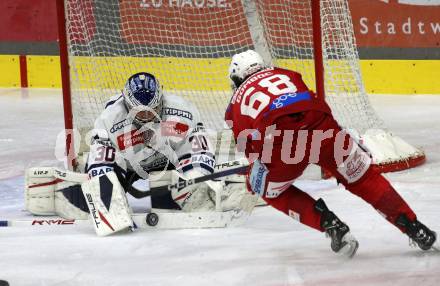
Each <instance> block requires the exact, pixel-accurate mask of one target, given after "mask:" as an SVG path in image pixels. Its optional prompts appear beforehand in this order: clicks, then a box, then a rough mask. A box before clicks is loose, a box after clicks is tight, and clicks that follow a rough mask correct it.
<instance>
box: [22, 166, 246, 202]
mask: <svg viewBox="0 0 440 286" xmlns="http://www.w3.org/2000/svg"><path fill="white" fill-rule="evenodd" d="M234 166H239V167H235V168H232V167H234ZM248 167H249V165H247V164H245V163H244V161H243V160H234V161H229V162H224V163H220V164H216V165H215V167H214V168H215V169H217V170H219V169H220V170H221V169H225V168H226V170H223V171H219V172H216V173H212V174H209V175H206V176H202V177H198V178H193V179H190V180H184V179H179V182H177V183H175V184H172V185H163V186H157V187H152V188H151V189H150V190H148V191H140V190H138V189H136V188H135V187H133V186H130V188H129V190H128V193H130V194H131V195H132V196H133V197H135V198H144V197H147V196H150V195H152V194H158V195H160V194H164V193H166V192H169V191H171V190H174V189H178V190H180V189H183V188H185V187H188V186H190V185H194V184H198V183H202V182H205V181H209V180H214V179H218V178H221V177H226V176H229V175H232V174H238V173H244V172H245V171H246V169H247V168H248ZM30 171H31V172H33V173H34V175H38V176H53V177H55V178H56V179H60V180H64V181H71V182H77V183H82V182H84V181H86V180H88V175H87V174H83V173H77V172H73V171H69V170H61V169H58V168H54V167H37V168H31V169H30ZM31 187H33V186H31ZM58 191H62V190H57V191H56V192H58Z"/></svg>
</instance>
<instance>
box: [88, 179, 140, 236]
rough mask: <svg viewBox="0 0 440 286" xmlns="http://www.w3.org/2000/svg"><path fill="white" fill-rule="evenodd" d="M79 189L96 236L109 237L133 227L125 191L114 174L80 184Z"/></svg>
mask: <svg viewBox="0 0 440 286" xmlns="http://www.w3.org/2000/svg"><path fill="white" fill-rule="evenodd" d="M81 189H82V191H83V194H84V197H85V199H86V202H87V204H88V206H89V210H90V218H91V220H92V221H93V226H94V227H95V231H96V234H97V235H98V236H106V235H110V234H113V233H116V232H119V231H122V230H126V229H128V228H130V227H132V226H133V220H132V218H131V210H130V207H129V206H128V201H127V198H126V196H125V191H124V189H123V187H122V186H121V183H120V182H119V180H118V178H117V176H116V174H115V173H114V172H108V173H106V174H105V175H102V176H100V177H94V178H92V179H90V180H89V181H86V182H84V183H82V185H81Z"/></svg>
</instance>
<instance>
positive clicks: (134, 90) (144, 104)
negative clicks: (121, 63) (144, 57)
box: [122, 72, 163, 126]
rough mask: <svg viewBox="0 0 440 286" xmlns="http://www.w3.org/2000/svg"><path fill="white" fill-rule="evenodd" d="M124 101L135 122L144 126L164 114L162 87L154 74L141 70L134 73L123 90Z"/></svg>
mask: <svg viewBox="0 0 440 286" xmlns="http://www.w3.org/2000/svg"><path fill="white" fill-rule="evenodd" d="M122 95H123V98H124V103H125V106H126V107H127V109H128V110H129V111H130V113H132V112H133V114H134V116H133V123H134V124H136V125H138V126H142V125H143V124H145V123H147V122H150V121H158V120H160V116H161V114H162V100H163V97H162V89H161V87H160V84H159V81H158V80H157V79H156V77H155V76H154V75H152V74H149V73H146V72H140V73H137V74H134V75H132V76H131V77H130V78H129V79H128V80H127V83H126V84H125V87H124V89H123V91H122Z"/></svg>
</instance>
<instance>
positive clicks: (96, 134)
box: [86, 95, 215, 178]
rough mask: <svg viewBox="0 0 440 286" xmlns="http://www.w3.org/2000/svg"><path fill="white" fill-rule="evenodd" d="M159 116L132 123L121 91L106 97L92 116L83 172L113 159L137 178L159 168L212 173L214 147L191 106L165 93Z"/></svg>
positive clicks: (97, 169)
mask: <svg viewBox="0 0 440 286" xmlns="http://www.w3.org/2000/svg"><path fill="white" fill-rule="evenodd" d="M160 117H161V118H158V120H155V121H154V122H149V123H147V124H145V125H144V126H142V127H140V128H138V126H136V125H135V124H133V123H132V120H130V119H129V111H128V109H127V108H126V106H125V104H124V99H123V97H122V95H120V96H115V97H113V98H112V99H110V100H109V101H108V102H107V104H106V107H105V109H104V110H103V112H102V113H101V115H100V116H99V117H98V118H97V119H96V121H95V126H94V130H93V136H92V142H91V146H90V153H89V157H88V160H87V166H86V172H88V173H89V175H90V176H96V175H100V174H102V173H105V172H106V171H108V169H109V168H111V169H113V167H114V166H115V164H116V165H117V166H119V167H121V168H122V169H123V170H129V171H134V172H136V173H137V174H138V175H139V176H140V177H142V178H146V177H148V173H150V172H151V171H157V170H164V169H176V170H178V171H181V172H183V173H184V172H186V171H187V170H190V169H193V168H197V169H198V170H199V171H201V172H202V173H204V174H207V173H212V172H213V170H214V169H213V168H214V165H215V158H214V150H213V148H212V146H211V144H210V142H209V139H208V136H207V134H206V131H205V129H204V127H203V123H202V122H201V121H200V115H199V113H198V111H197V109H196V108H195V106H194V105H192V104H191V103H189V102H188V101H186V100H184V99H183V98H181V97H178V96H174V95H166V96H164V97H163V109H162V114H161V115H160Z"/></svg>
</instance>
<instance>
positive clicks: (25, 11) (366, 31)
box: [0, 0, 440, 48]
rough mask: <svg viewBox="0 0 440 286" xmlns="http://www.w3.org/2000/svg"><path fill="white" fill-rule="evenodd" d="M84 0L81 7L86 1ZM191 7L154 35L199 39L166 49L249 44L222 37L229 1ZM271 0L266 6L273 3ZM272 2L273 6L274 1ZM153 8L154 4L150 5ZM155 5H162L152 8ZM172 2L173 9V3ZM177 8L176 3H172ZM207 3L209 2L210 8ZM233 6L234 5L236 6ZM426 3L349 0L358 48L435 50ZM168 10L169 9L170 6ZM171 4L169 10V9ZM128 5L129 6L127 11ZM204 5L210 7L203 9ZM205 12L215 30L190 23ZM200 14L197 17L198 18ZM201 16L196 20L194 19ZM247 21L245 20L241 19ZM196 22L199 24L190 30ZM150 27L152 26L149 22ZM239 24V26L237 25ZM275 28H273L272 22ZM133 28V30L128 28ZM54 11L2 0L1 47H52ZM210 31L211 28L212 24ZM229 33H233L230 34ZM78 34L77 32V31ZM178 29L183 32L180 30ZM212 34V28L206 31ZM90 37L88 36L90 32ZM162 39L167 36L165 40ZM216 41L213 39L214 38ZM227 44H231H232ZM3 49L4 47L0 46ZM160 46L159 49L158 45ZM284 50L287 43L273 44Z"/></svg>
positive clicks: (437, 31)
mask: <svg viewBox="0 0 440 286" xmlns="http://www.w3.org/2000/svg"><path fill="white" fill-rule="evenodd" d="M91 1H92V0H83V1H81V2H83V3H85V2H91ZM190 2H191V3H193V4H191V5H193V7H191V6H190V5H188V4H187V5H185V7H184V8H183V9H182V11H183V12H182V14H181V16H182V19H183V20H181V21H180V22H179V23H176V21H175V19H172V18H171V17H170V18H169V20H168V21H167V22H162V23H156V24H155V25H157V27H158V28H159V31H162V32H161V33H164V32H163V31H166V33H169V36H170V37H169V39H172V38H174V37H172V35H173V33H178V29H175V28H173V27H175V26H176V25H177V24H178V25H180V27H182V25H183V29H187V31H191V30H197V31H198V32H199V33H201V34H202V36H201V37H200V38H198V39H192V40H188V42H185V43H174V42H172V40H170V41H171V42H169V43H168V44H177V45H181V44H183V45H197V46H212V45H225V44H226V45H227V44H231V43H230V42H231V41H235V44H237V43H239V44H244V45H246V44H249V43H250V42H251V41H250V36H249V37H245V38H241V39H236V38H234V34H233V32H228V33H223V32H222V30H224V28H226V30H229V31H233V27H234V26H235V27H238V26H240V25H238V23H232V22H230V21H229V20H227V19H229V17H227V16H228V15H230V14H231V13H237V11H240V9H237V7H234V5H236V4H234V2H231V1H228V0H222V1H214V0H213V1H204V2H203V1H202V2H203V3H205V6H203V7H196V6H195V5H197V3H201V2H200V1H190ZM273 2H274V1H270V3H271V4H272V3H273ZM275 2H276V1H275ZM155 3H156V4H155ZM157 3H161V4H160V5H157ZM173 3H174V4H173ZM176 3H177V4H176ZM178 3H181V4H182V5H183V3H188V2H182V1H152V0H145V1H137V2H135V5H134V6H135V7H134V6H133V5H132V4H128V3H127V2H126V1H123V0H122V1H121V16H123V17H122V18H124V17H128V18H129V17H130V16H131V15H130V13H129V12H125V11H129V10H126V9H125V8H132V9H136V10H139V9H141V10H145V14H144V15H145V16H144V17H145V18H146V19H147V18H149V19H153V20H154V19H155V16H158V15H167V14H170V13H169V12H170V11H171V10H174V11H175V9H176V8H177V7H174V6H176V5H179V4H178ZM209 3H211V4H212V3H214V4H212V5H213V6H212V5H211V6H209V5H208V4H209ZM235 3H236V2H235ZM430 3H431V2H430V1H428V0H399V1H398V0H350V1H349V5H350V9H351V11H352V15H353V24H354V27H355V33H356V39H357V43H358V46H359V47H362V48H368V47H374V48H377V47H380V48H438V47H440V5H439V4H430ZM170 5H171V6H170ZM173 5H174V6H173ZM129 6H130V7H129ZM208 6H209V7H208ZM194 9H197V10H198V11H199V12H200V9H210V11H213V10H214V11H216V12H218V13H219V15H222V16H223V17H222V19H221V20H217V21H218V23H216V24H218V25H217V27H218V28H217V29H215V30H208V28H206V27H205V25H203V23H204V21H212V20H211V19H208V18H206V17H205V19H204V18H203V17H201V18H199V19H193V18H194V16H193V13H192V12H193V10H194ZM199 15H200V14H199ZM85 17H87V18H89V19H88V20H90V21H93V20H94V15H93V11H92V10H90V11H89V13H88V14H87V15H86V16H85ZM199 17H200V16H199ZM231 18H232V17H231ZM241 19H242V21H246V20H245V18H244V17H243V18H241ZM194 20H197V21H196V22H197V23H199V24H198V25H195V24H194V23H196V22H195V21H194ZM153 22H154V21H153ZM128 23H129V21H125V22H122V23H121V24H122V25H126V26H124V28H127V29H131V28H133V29H145V31H146V32H150V33H155V32H153V31H154V30H155V29H154V28H156V27H151V26H150V27H145V26H143V25H142V24H141V23H140V22H138V24H134V26H133V24H128ZM241 24H243V23H241ZM272 24H273V25H276V23H272ZM127 25H132V26H127ZM56 27H57V25H56V10H55V1H53V0H2V1H0V42H56V41H57V30H56ZM211 27H212V25H211ZM231 28H232V29H231ZM78 29H80V27H78ZM181 29H182V28H181ZM211 29H212V28H211ZM210 33H215V34H216V37H209V36H208V35H209V34H210ZM91 34H92V36H93V31H92V32H91ZM222 35H223V36H222ZM165 36H166V35H165ZM122 38H123V40H125V41H126V42H127V43H131V44H158V43H155V42H154V40H152V41H151V42H149V43H140V42H138V40H137V39H133V38H128V37H125V35H124V34H122ZM164 38H166V37H163V35H161V37H154V36H153V37H151V39H164ZM213 38H215V39H213ZM231 39H232V40H231ZM73 40H77V41H84V40H85V39H81V38H75V39H73ZM2 44H4V43H2ZM159 44H163V43H162V42H161V43H159ZM278 44H279V45H285V44H288V43H278Z"/></svg>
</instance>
